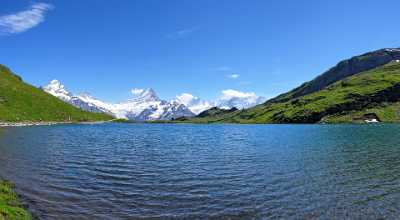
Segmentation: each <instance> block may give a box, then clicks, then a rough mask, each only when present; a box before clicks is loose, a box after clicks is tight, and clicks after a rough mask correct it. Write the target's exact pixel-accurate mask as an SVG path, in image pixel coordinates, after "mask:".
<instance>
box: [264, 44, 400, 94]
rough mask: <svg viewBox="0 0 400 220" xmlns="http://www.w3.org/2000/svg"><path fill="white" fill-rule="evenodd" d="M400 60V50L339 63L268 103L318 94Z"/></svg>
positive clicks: (386, 50) (380, 52)
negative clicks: (341, 82) (355, 75)
mask: <svg viewBox="0 0 400 220" xmlns="http://www.w3.org/2000/svg"><path fill="white" fill-rule="evenodd" d="M399 59H400V50H399V49H396V48H395V49H381V50H377V51H373V52H369V53H365V54H362V55H359V56H355V57H352V58H350V59H347V60H343V61H341V62H339V63H338V64H337V65H336V66H334V67H332V68H331V69H329V70H328V71H326V72H324V73H323V74H321V75H319V76H317V77H316V78H315V79H313V80H311V81H309V82H306V83H304V84H302V85H301V86H299V87H297V88H295V89H293V90H292V91H290V92H287V93H284V94H281V95H279V96H277V97H276V98H273V99H271V100H269V101H268V102H285V101H288V100H290V99H293V98H297V97H300V96H304V95H308V94H311V93H313V92H317V91H319V90H321V89H323V88H325V87H327V86H329V85H331V84H333V83H335V82H337V81H339V80H342V79H344V78H346V77H349V76H352V75H354V74H357V73H360V72H364V71H368V70H371V69H374V68H377V67H379V66H383V65H385V64H387V63H390V62H391V61H394V60H399Z"/></svg>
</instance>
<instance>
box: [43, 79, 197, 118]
mask: <svg viewBox="0 0 400 220" xmlns="http://www.w3.org/2000/svg"><path fill="white" fill-rule="evenodd" d="M42 89H43V90H44V91H45V92H47V93H49V94H52V95H53V96H55V97H57V98H59V99H61V100H63V101H64V102H67V103H70V104H72V105H74V106H76V107H78V108H81V109H84V110H86V111H91V112H103V113H106V114H109V115H113V116H114V117H117V118H123V119H129V120H132V121H148V120H170V119H173V118H179V117H193V116H195V114H194V113H193V112H191V111H190V109H188V108H187V107H186V106H185V105H183V104H181V103H179V102H177V101H165V100H161V99H160V98H159V97H158V96H157V94H156V93H155V92H154V90H153V89H136V90H134V91H132V93H133V94H134V96H135V97H133V98H132V99H129V100H127V101H125V102H122V103H118V104H110V103H106V102H103V101H100V100H98V99H96V98H94V97H92V96H90V95H88V94H80V95H74V94H72V93H71V92H68V91H67V90H66V89H65V87H64V85H62V84H61V83H60V82H59V81H57V80H53V81H51V82H50V83H49V84H48V85H46V86H43V87H42Z"/></svg>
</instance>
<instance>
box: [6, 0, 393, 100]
mask: <svg viewBox="0 0 400 220" xmlns="http://www.w3.org/2000/svg"><path fill="white" fill-rule="evenodd" d="M41 2H44V3H48V4H51V5H52V6H53V8H52V9H51V10H49V8H47V9H46V10H44V11H43V13H44V14H43V16H44V17H43V18H44V20H43V22H41V23H40V24H38V25H36V26H34V27H32V28H30V29H27V30H25V31H23V32H18V31H16V32H15V33H8V34H2V35H0V48H1V53H0V63H3V64H5V65H7V66H9V67H11V68H12V69H13V70H14V71H15V72H17V73H19V74H20V75H21V76H22V77H23V78H24V79H25V81H27V82H29V83H32V84H34V85H37V86H39V85H43V84H46V83H47V82H48V81H50V80H52V79H59V80H60V81H61V82H62V83H63V84H65V85H66V86H67V87H68V88H69V89H70V90H72V91H73V92H78V91H88V92H90V93H91V94H92V95H94V96H96V97H98V98H101V99H105V100H107V101H121V100H124V99H126V98H127V97H129V91H130V89H132V88H135V87H138V88H147V87H151V88H154V89H155V90H156V91H157V93H158V94H159V96H161V97H162V98H165V99H171V98H174V97H175V95H177V94H180V93H183V92H188V93H192V94H193V95H195V96H199V97H201V98H204V99H213V98H215V97H216V96H218V95H219V94H220V91H221V90H224V89H236V90H239V91H245V92H255V93H257V94H258V95H263V96H267V97H271V96H274V95H277V94H279V93H282V92H285V91H287V90H290V89H291V88H293V87H295V86H297V85H299V84H301V83H302V82H304V81H307V80H310V79H312V78H314V77H315V76H316V75H318V74H320V73H321V72H323V71H325V70H326V69H328V68H329V67H331V66H333V65H335V64H336V63H337V62H338V61H339V60H341V59H344V58H348V57H350V56H353V55H357V54H360V53H363V52H367V51H370V50H374V49H379V48H384V47H400V37H399V36H400V28H399V18H400V15H399V13H398V9H399V8H400V2H399V1H398V0H381V1H376V0H351V1H348V0H335V1H321V0H303V1H301V0H299V1H293V0H235V1H233V0H201V1H186V0H179V1H178V0H168V1H165V0H119V1H106V0H53V1H50V0H48V1H30V0H29V1H28V0H1V3H0V4H1V7H0V15H3V16H4V15H10V14H15V13H18V12H21V11H24V10H29V9H30V7H32V5H34V4H37V3H41ZM231 74H238V75H239V77H237V78H236V79H233V78H229V77H228V75H231Z"/></svg>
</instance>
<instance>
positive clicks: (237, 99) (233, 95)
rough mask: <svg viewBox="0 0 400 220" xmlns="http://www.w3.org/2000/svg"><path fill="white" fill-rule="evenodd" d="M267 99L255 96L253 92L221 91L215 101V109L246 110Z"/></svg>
mask: <svg viewBox="0 0 400 220" xmlns="http://www.w3.org/2000/svg"><path fill="white" fill-rule="evenodd" d="M266 100H267V99H266V98H265V97H262V96H257V95H256V94H255V93H253V92H248V93H246V92H239V91H236V90H232V89H228V90H223V91H222V96H221V97H220V98H219V99H218V100H217V102H216V107H218V108H221V109H231V108H238V109H247V108H250V107H253V106H255V105H258V104H261V103H264V102H265V101H266Z"/></svg>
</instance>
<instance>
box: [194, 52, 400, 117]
mask: <svg viewBox="0 0 400 220" xmlns="http://www.w3.org/2000/svg"><path fill="white" fill-rule="evenodd" d="M399 60H400V51H399V50H398V49H384V50H379V51H375V52H371V53H367V54H364V55H361V56H357V57H353V58H351V59H349V60H345V61H342V62H340V63H339V64H338V65H337V66H335V67H334V68H332V69H330V70H329V71H327V72H325V73H324V74H322V75H320V76H318V77H317V78H315V79H314V80H312V81H310V82H307V83H305V84H303V85H302V86H300V87H298V88H296V89H294V90H292V91H290V92H288V93H285V94H282V95H279V96H277V97H276V98H274V99H271V100H269V101H267V102H266V103H264V104H261V105H258V106H255V107H253V108H249V109H246V110H242V111H236V112H234V113H228V114H223V115H218V117H209V118H207V122H208V123H212V122H229V123H334V122H364V121H365V120H371V119H375V120H378V121H383V122H400V114H399V113H400V61H399ZM191 120H199V119H198V118H197V119H196V118H195V119H191ZM188 121H190V120H188Z"/></svg>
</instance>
